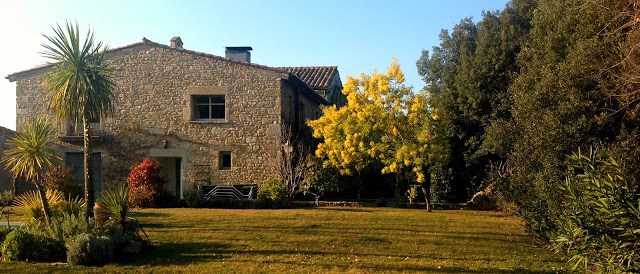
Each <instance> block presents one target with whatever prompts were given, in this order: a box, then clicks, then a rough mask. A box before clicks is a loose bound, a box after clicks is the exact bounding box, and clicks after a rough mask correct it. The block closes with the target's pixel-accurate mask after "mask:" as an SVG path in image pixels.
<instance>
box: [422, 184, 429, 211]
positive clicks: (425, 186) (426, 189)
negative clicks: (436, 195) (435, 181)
mask: <svg viewBox="0 0 640 274" xmlns="http://www.w3.org/2000/svg"><path fill="white" fill-rule="evenodd" d="M420 187H422V193H423V194H424V199H425V202H426V204H427V212H431V179H427V181H426V182H424V183H422V184H420Z"/></svg>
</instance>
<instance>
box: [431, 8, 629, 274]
mask: <svg viewBox="0 0 640 274" xmlns="http://www.w3.org/2000/svg"><path fill="white" fill-rule="evenodd" d="M639 13H640V6H638V5H637V4H636V3H634V2H633V1H622V0H616V1H605V0H572V1H564V0H549V1H534V0H513V1H511V2H510V3H508V4H507V6H506V7H505V9H504V10H502V11H495V12H494V11H490V12H485V13H484V14H483V18H482V20H480V21H478V22H477V23H474V22H473V21H472V20H471V19H464V20H462V21H461V22H460V23H459V24H457V25H456V26H455V27H454V28H453V31H452V32H451V34H449V32H448V31H446V30H445V31H443V32H442V33H441V35H440V38H441V44H440V46H438V47H434V48H433V52H431V53H429V52H427V51H424V52H423V56H422V58H421V59H420V60H419V61H418V69H419V72H420V74H421V75H422V76H423V78H424V80H425V82H426V83H427V86H426V88H425V89H426V91H427V92H428V93H429V95H430V104H431V105H432V106H433V107H435V108H436V109H438V111H439V114H440V116H441V121H442V122H443V123H444V124H445V126H444V128H447V129H448V131H446V132H445V134H446V137H447V140H448V141H449V143H450V145H451V146H450V148H451V149H450V150H449V156H450V157H449V162H448V164H447V165H446V166H445V169H443V170H441V171H436V174H434V175H437V176H434V178H443V180H444V181H448V182H449V184H446V183H445V184H443V185H450V186H452V188H451V189H452V191H453V192H454V193H457V194H456V195H454V196H455V197H458V198H459V199H465V198H468V197H469V194H470V193H472V192H473V191H476V190H478V186H485V185H489V184H493V186H494V188H495V190H496V192H497V194H498V196H499V197H500V199H501V200H502V205H503V206H504V207H506V208H508V209H511V210H513V211H514V212H515V213H516V214H518V215H519V216H521V217H522V218H523V219H524V220H525V221H526V228H527V231H528V232H530V233H531V234H532V235H533V236H535V237H536V238H538V239H539V240H542V241H547V242H549V241H551V240H554V239H557V237H558V235H559V233H560V235H561V236H562V237H564V239H566V242H571V245H572V246H573V247H574V248H567V247H566V246H565V248H566V250H567V251H568V252H570V253H572V254H574V255H576V256H578V257H575V258H583V259H586V258H589V263H593V264H594V266H596V267H601V269H607V268H608V266H605V264H604V263H603V262H604V261H605V260H609V259H610V260H609V261H618V262H622V261H625V262H627V263H628V262H630V261H633V259H629V258H630V257H629V256H631V257H633V256H635V255H634V254H635V253H634V252H631V251H629V252H627V251H624V250H625V248H630V247H631V246H633V244H632V245H630V246H629V245H627V243H631V242H633V241H628V240H621V239H618V238H615V237H613V236H603V235H610V234H609V232H607V230H608V229H614V228H621V227H620V226H618V224H614V223H607V222H608V221H606V220H610V219H611V218H614V219H615V218H617V217H616V216H618V215H616V214H617V213H616V212H618V211H612V212H608V213H607V212H606V211H602V210H600V211H598V214H595V213H594V214H591V215H589V218H592V219H589V221H588V222H587V223H584V221H585V220H582V219H580V218H582V217H576V216H573V217H567V216H568V215H567V214H569V215H571V214H577V212H575V211H572V210H574V209H575V208H571V206H569V205H570V204H574V205H573V206H576V205H577V204H580V203H578V202H577V200H574V201H573V202H571V201H567V200H563V199H567V197H569V198H571V197H573V198H575V199H578V200H580V201H581V202H585V203H590V202H588V200H589V199H591V198H594V199H595V197H596V196H597V197H598V198H599V199H600V198H603V197H609V196H607V195H611V197H614V196H615V197H618V198H620V197H623V196H624V195H629V193H635V194H636V195H637V193H638V188H637V186H638V183H639V182H640V180H639V178H640V172H639V170H640V141H639V140H640V131H639V129H638V128H639V126H640V91H639V90H640V81H638V79H640V76H639V75H640V64H638V60H640V58H638V57H640V52H639V50H640V48H639V47H638V45H639V44H640V31H639V30H640V29H639V28H638V27H639V26H640V25H638V22H640V21H639V20H638V16H637V14H639ZM588 147H594V148H596V149H597V150H599V151H601V153H602V155H603V156H602V157H604V158H607V157H610V156H615V157H614V158H615V159H621V161H620V163H621V164H620V165H619V167H618V168H617V169H618V171H619V172H617V173H610V174H611V175H612V177H613V178H614V180H612V181H610V182H609V181H607V180H608V179H607V180H604V181H601V182H602V183H604V182H608V183H610V186H608V189H605V188H604V187H603V188H601V189H598V190H595V189H592V188H589V190H586V189H582V188H580V186H582V187H584V186H585V183H584V182H583V183H578V184H577V185H578V186H574V188H572V189H573V190H574V192H571V193H566V192H563V191H562V190H563V188H565V189H566V187H567V186H566V185H565V182H566V180H565V176H566V172H567V169H568V167H571V166H572V165H573V164H574V163H573V162H572V161H575V159H573V160H572V157H567V155H571V154H572V153H573V152H574V151H576V150H578V149H580V148H582V149H583V150H584V149H587V148H588ZM591 164H592V165H594V166H596V163H591ZM609 164H612V163H609ZM581 172H582V173H584V174H587V172H591V171H588V170H581V171H580V172H579V173H581ZM598 172H601V170H597V171H593V173H592V174H596V173H597V174H600V173H598ZM438 173H439V175H438ZM603 174H604V173H603ZM443 175H444V176H443ZM614 175H615V176H614ZM585 176H586V175H585ZM616 176H618V177H620V178H624V180H618V179H615V178H618V177H616ZM575 181H576V180H573V181H572V182H575ZM578 181H579V180H578ZM482 182H484V183H482ZM576 187H577V188H576ZM634 189H635V190H634ZM588 193H589V194H588ZM597 193H599V194H597ZM625 193H627V194H625ZM600 194H602V195H604V196H602V197H601V196H598V195H600ZM563 195H565V196H563ZM571 195H575V196H571ZM589 195H591V196H589ZM594 195H595V196H594ZM589 197H591V198H589ZM611 197H610V198H611ZM582 199H586V200H582ZM607 199H608V198H607ZM625 199H626V198H625ZM634 199H636V198H631V199H630V202H631V204H633V205H635V203H637V201H635V200H634ZM624 204H626V203H624ZM568 206H569V208H568ZM591 206H592V207H591V208H590V209H589V210H593V206H594V205H591ZM622 208H623V207H621V208H619V210H623V209H622ZM629 208H630V207H629ZM629 208H627V209H629ZM585 210H586V209H585ZM608 214H609V215H608ZM559 216H564V217H562V218H560V217H559ZM583 217H584V216H583ZM567 218H577V219H573V220H572V221H571V222H569V223H572V224H573V226H572V227H571V229H569V228H567ZM635 218H636V220H637V216H636V217H635ZM596 219H597V221H596ZM578 220H580V221H578ZM581 222H582V223H581ZM594 223H599V224H601V225H599V226H598V230H597V231H589V230H588V229H586V228H585V227H586V226H588V225H592V224H594ZM581 226H585V227H581ZM579 227H581V228H579ZM578 228H579V229H586V230H585V231H586V232H585V233H587V232H588V233H589V235H590V236H585V237H582V238H579V239H577V238H572V237H575V236H576V234H572V233H574V232H576V231H577V230H575V229H578ZM569 230H571V231H572V233H569V232H568V231H569ZM581 235H583V234H581ZM589 237H592V238H589ZM603 237H604V238H603ZM607 237H609V238H607ZM634 237H635V236H634ZM596 238H598V239H597V240H596ZM612 239H615V241H618V243H624V244H623V245H624V246H618V247H614V245H613V242H611V241H609V240H612ZM574 240H575V241H574ZM600 240H602V241H608V242H606V243H605V242H597V243H596V241H600ZM572 241H573V242H572ZM581 241H582V242H581ZM588 245H596V246H600V247H601V249H600V250H595V249H594V248H595V247H593V246H591V247H589V248H587V247H586V246H588ZM607 248H611V250H616V252H620V253H616V252H613V253H611V250H609V251H605V249H607ZM602 252H605V253H607V254H606V255H602ZM610 255H611V256H612V257H608V256H610ZM618 255H620V256H622V257H624V258H626V259H619V258H622V257H616V256H618ZM580 256H582V257H580ZM580 262H586V261H585V260H580ZM627 267H628V265H627ZM623 269H624V267H623Z"/></svg>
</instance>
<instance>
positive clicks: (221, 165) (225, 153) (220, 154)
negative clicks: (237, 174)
mask: <svg viewBox="0 0 640 274" xmlns="http://www.w3.org/2000/svg"><path fill="white" fill-rule="evenodd" d="M225 156H228V157H229V165H228V166H226V165H225V163H224V162H225V161H224V157H225ZM232 168H233V153H231V150H221V151H219V152H218V169H219V170H231V169H232Z"/></svg>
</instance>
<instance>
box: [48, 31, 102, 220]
mask: <svg viewBox="0 0 640 274" xmlns="http://www.w3.org/2000/svg"><path fill="white" fill-rule="evenodd" d="M65 30H66V33H65ZM65 30H63V29H62V27H60V25H58V26H57V28H53V31H54V32H55V35H54V36H46V35H45V36H44V37H45V38H47V40H48V41H49V42H50V43H51V45H47V44H43V46H44V48H45V49H46V50H47V51H45V52H44V53H43V55H44V57H46V58H49V59H50V60H52V61H53V68H52V69H51V70H50V72H49V74H48V75H47V78H46V80H45V82H44V86H45V88H46V89H47V90H48V91H50V92H51V94H52V100H51V107H52V108H53V109H54V110H55V112H56V115H57V116H58V117H59V118H63V119H64V118H68V119H70V120H73V121H79V120H81V121H82V123H83V125H84V148H83V150H84V181H85V200H86V201H87V214H86V215H87V217H92V216H93V204H94V201H95V197H94V188H93V170H92V160H91V152H92V146H91V132H90V129H89V121H92V120H97V119H99V118H100V116H104V115H106V114H107V113H109V112H110V111H111V110H112V109H113V105H112V98H113V92H112V91H113V89H114V88H115V84H114V82H113V80H112V77H113V70H112V69H110V68H109V63H108V61H107V58H106V49H107V47H106V46H103V44H102V42H95V39H94V36H93V33H92V32H91V31H88V32H87V35H86V37H85V39H84V41H81V39H80V33H79V27H78V24H77V23H76V24H75V27H74V25H72V24H71V23H69V22H67V23H66V29H65Z"/></svg>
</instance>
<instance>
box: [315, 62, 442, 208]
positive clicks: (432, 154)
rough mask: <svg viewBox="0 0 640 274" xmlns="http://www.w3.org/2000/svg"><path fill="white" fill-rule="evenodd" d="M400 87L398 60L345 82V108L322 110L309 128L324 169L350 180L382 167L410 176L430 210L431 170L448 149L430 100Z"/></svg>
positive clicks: (383, 171)
mask: <svg viewBox="0 0 640 274" xmlns="http://www.w3.org/2000/svg"><path fill="white" fill-rule="evenodd" d="M403 82H404V73H403V72H402V70H401V69H400V66H399V65H398V63H397V60H394V61H393V62H392V63H391V67H390V68H389V70H388V71H387V73H385V74H381V73H378V72H373V73H371V75H366V74H364V73H362V74H360V77H359V78H353V77H348V79H347V82H346V83H345V85H344V89H343V91H342V92H343V93H344V94H345V95H347V100H348V103H347V105H346V106H344V107H341V108H337V107H336V106H331V107H326V108H324V109H323V115H322V117H320V118H319V119H318V120H314V121H309V125H310V126H311V127H312V128H313V129H314V137H316V138H322V139H323V142H322V143H320V144H319V145H318V149H317V150H316V155H317V156H318V157H320V158H322V159H324V162H323V165H325V166H334V167H336V168H338V169H339V171H340V173H341V174H343V175H351V174H352V173H353V171H359V170H362V169H363V168H364V167H365V166H367V165H369V164H370V163H372V162H373V161H380V162H382V163H383V165H384V168H383V169H382V170H381V172H382V173H396V174H398V175H401V176H403V177H404V176H407V175H409V176H414V177H415V180H416V181H417V182H418V183H420V184H421V186H422V190H423V192H424V194H425V198H426V204H427V209H428V210H431V206H430V199H429V198H430V192H429V189H430V184H431V180H430V176H429V169H430V168H437V167H438V165H439V164H440V163H442V161H443V160H444V159H445V158H446V152H447V149H446V148H447V143H446V141H445V140H444V139H443V138H442V137H441V134H439V132H440V131H441V127H440V126H439V122H438V114H437V111H436V110H434V109H431V108H430V106H429V97H428V94H427V93H426V92H425V91H423V92H420V93H415V92H413V91H412V90H411V88H410V87H406V86H404V85H402V83H403Z"/></svg>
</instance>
